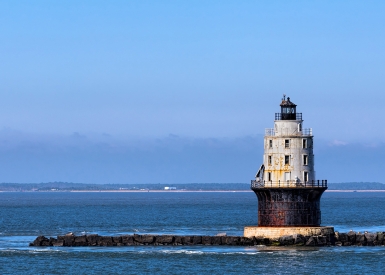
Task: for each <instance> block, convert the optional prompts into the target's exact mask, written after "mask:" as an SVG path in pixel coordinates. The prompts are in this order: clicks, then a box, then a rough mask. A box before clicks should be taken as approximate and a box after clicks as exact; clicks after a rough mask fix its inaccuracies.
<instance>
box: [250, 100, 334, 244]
mask: <svg viewBox="0 0 385 275" xmlns="http://www.w3.org/2000/svg"><path fill="white" fill-rule="evenodd" d="M280 108H281V112H280V113H276V114H275V119H274V128H268V129H265V136H264V154H263V163H262V165H261V166H260V168H259V170H258V172H257V173H256V175H255V179H254V180H252V181H251V189H252V190H253V191H254V193H255V194H256V195H257V198H258V226H247V227H245V229H244V236H245V237H252V236H256V237H257V236H258V237H266V238H272V239H274V238H279V237H280V236H283V235H293V234H302V235H322V234H330V233H333V232H334V228H333V227H325V226H321V210H320V199H321V196H322V194H323V192H324V191H325V190H326V189H327V180H319V179H317V178H316V173H315V170H314V154H313V147H314V144H313V131H312V129H311V128H304V127H303V119H302V113H297V105H296V104H294V103H293V102H292V101H291V100H290V97H287V98H286V96H285V95H284V96H283V98H282V101H281V104H280Z"/></svg>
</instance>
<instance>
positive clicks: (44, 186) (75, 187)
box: [0, 182, 385, 191]
mask: <svg viewBox="0 0 385 275" xmlns="http://www.w3.org/2000/svg"><path fill="white" fill-rule="evenodd" d="M328 186H329V190H385V184H382V183H379V182H344V183H328ZM165 187H175V188H176V190H190V191H198V190H202V191H221V190H223V191H230V190H233V191H243V190H250V184H248V183H173V184H161V183H144V184H87V183H72V182H47V183H0V191H85V190H89V191H98V190H100V191H103V190H164V189H165Z"/></svg>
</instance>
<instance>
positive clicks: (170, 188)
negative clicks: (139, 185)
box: [164, 186, 176, 190]
mask: <svg viewBox="0 0 385 275" xmlns="http://www.w3.org/2000/svg"><path fill="white" fill-rule="evenodd" d="M164 190H176V187H173V186H166V187H165V188H164Z"/></svg>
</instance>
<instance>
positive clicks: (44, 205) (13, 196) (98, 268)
mask: <svg viewBox="0 0 385 275" xmlns="http://www.w3.org/2000/svg"><path fill="white" fill-rule="evenodd" d="M384 209H385V193H384V192H383V193H372V192H367V193H361V192H356V193H334V192H327V193H325V194H324V195H323V197H322V200H321V210H322V224H323V225H333V226H334V227H335V230H336V231H341V232H347V231H349V230H351V229H353V230H355V231H369V232H377V231H385V214H384ZM255 224H257V198H256V196H255V195H254V193H252V192H251V191H250V192H207V193H206V192H196V193H194V192H191V193H190V192H186V193H180V192H169V193H168V192H163V193H160V192H159V193H155V192H145V193H102V192H100V193H70V192H57V193H56V192H47V193H40V192H26V193H22V192H17V193H6V192H4V193H0V273H1V274H198V273H199V274H292V273H297V274H325V273H332V274H384V270H385V266H384V262H385V247H383V246H381V247H321V248H307V247H298V248H285V247H265V246H256V247H226V246H219V247H215V246H190V247H189V246H177V247H174V246H163V247H159V246H157V247H152V246H139V247H61V248H60V247H47V248H36V247H29V246H28V244H29V242H32V241H33V240H34V239H35V238H36V236H38V235H45V236H47V237H49V236H57V235H62V234H65V233H68V232H73V233H75V234H91V233H97V234H100V235H119V234H133V233H138V234H149V233H153V234H191V235H192V234H201V235H215V234H217V233H223V232H226V233H227V234H228V235H242V233H243V227H244V226H245V225H255Z"/></svg>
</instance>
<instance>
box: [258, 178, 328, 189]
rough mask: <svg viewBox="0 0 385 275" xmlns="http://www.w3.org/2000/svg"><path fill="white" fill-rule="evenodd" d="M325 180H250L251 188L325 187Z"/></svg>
mask: <svg viewBox="0 0 385 275" xmlns="http://www.w3.org/2000/svg"><path fill="white" fill-rule="evenodd" d="M327 187H328V181H327V180H312V181H305V182H300V181H295V180H287V181H258V180H251V188H252V189H253V188H327Z"/></svg>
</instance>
